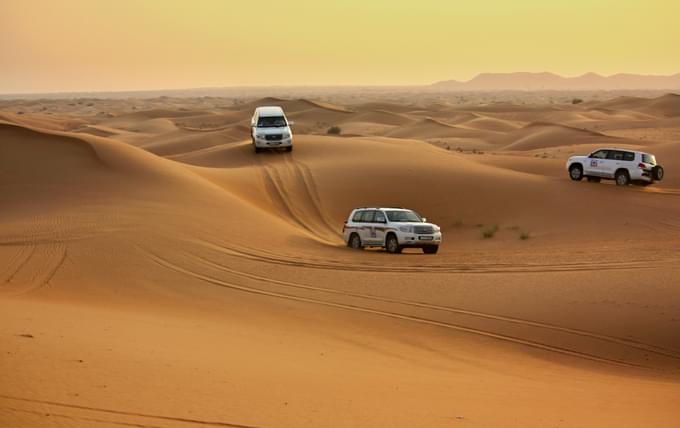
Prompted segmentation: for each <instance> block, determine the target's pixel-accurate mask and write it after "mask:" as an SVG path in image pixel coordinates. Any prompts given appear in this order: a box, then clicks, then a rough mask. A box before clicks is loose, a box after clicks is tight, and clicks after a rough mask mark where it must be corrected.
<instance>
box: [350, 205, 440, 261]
mask: <svg viewBox="0 0 680 428" xmlns="http://www.w3.org/2000/svg"><path fill="white" fill-rule="evenodd" d="M426 220H427V219H425V218H422V217H420V216H419V215H418V214H417V213H416V212H415V211H411V210H407V209H404V208H357V209H355V210H353V211H352V213H351V214H350V215H349V218H348V219H347V221H346V222H345V225H344V226H343V228H342V235H343V238H344V239H345V242H346V243H347V245H348V246H349V247H351V248H355V249H359V248H364V247H384V248H385V249H386V250H387V252H388V253H401V250H403V249H404V248H422V249H423V252H424V253H425V254H436V253H437V250H439V244H441V242H442V233H441V229H440V228H439V226H437V225H436V224H432V223H427V222H426Z"/></svg>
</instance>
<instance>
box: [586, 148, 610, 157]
mask: <svg viewBox="0 0 680 428" xmlns="http://www.w3.org/2000/svg"><path fill="white" fill-rule="evenodd" d="M607 152H608V150H598V151H596V152H594V153H593V154H591V155H590V157H591V158H594V159H607Z"/></svg>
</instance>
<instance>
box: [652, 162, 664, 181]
mask: <svg viewBox="0 0 680 428" xmlns="http://www.w3.org/2000/svg"><path fill="white" fill-rule="evenodd" d="M652 178H653V179H654V180H656V181H661V180H663V167H662V166H661V165H657V166H655V167H654V168H652Z"/></svg>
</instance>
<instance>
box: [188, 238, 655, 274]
mask: <svg viewBox="0 0 680 428" xmlns="http://www.w3.org/2000/svg"><path fill="white" fill-rule="evenodd" d="M184 241H185V242H186V243H190V244H196V245H199V246H202V247H204V248H209V249H212V250H214V251H218V252H221V253H223V254H226V255H229V256H234V257H239V258H243V259H247V260H252V261H257V262H263V263H269V264H275V265H281V266H290V267H303V268H311V269H324V270H345V271H360V272H376V273H380V272H392V273H461V274H463V273H471V274H472V273H474V274H485V273H489V274H498V273H551V272H584V271H585V272H587V271H592V270H598V271H604V270H621V269H636V270H639V269H655V268H656V267H657V266H658V264H659V263H660V260H659V259H658V258H654V259H637V260H635V261H627V262H616V261H611V262H606V261H598V262H572V263H559V264H541V263H490V262H480V263H457V264H427V265H422V264H421V265H403V264H402V265H398V266H389V265H388V266H386V265H383V264H381V265H378V264H375V265H371V264H368V263H362V264H359V263H356V264H352V263H345V262H341V261H337V260H328V259H319V260H311V259H310V258H309V257H304V258H303V257H292V256H288V255H285V254H274V253H267V252H266V251H262V250H255V249H252V248H247V247H241V248H238V247H236V246H225V245H223V244H218V243H214V242H210V241H206V240H203V239H196V238H193V237H187V238H185V239H184ZM347 251H351V250H347Z"/></svg>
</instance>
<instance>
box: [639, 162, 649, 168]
mask: <svg viewBox="0 0 680 428" xmlns="http://www.w3.org/2000/svg"><path fill="white" fill-rule="evenodd" d="M638 168H640V169H645V168H647V167H646V166H645V164H643V163H639V164H638Z"/></svg>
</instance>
